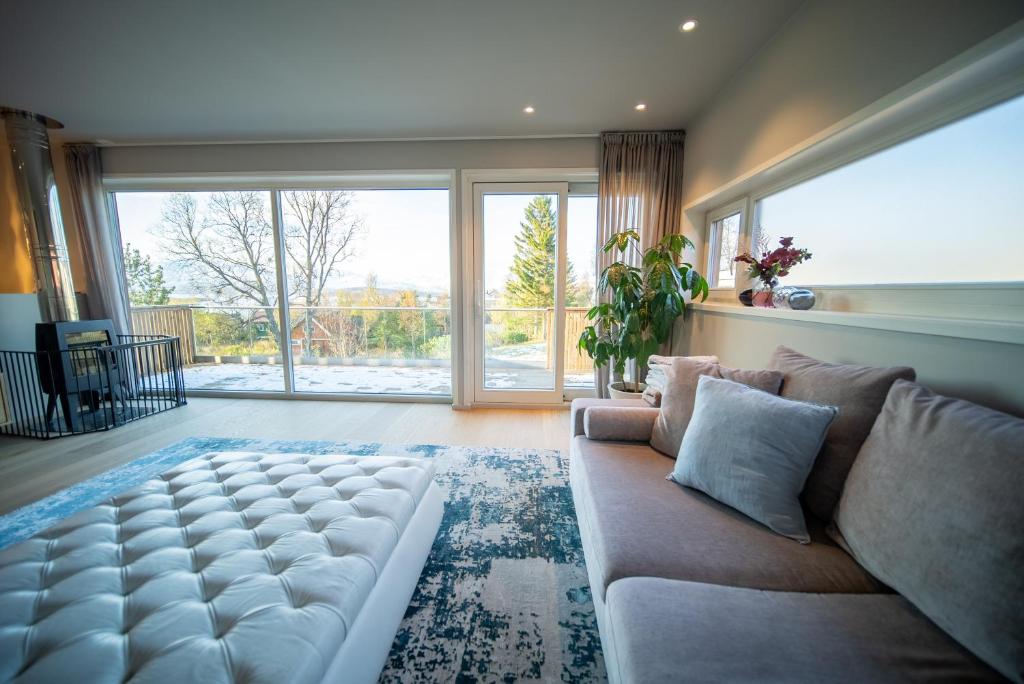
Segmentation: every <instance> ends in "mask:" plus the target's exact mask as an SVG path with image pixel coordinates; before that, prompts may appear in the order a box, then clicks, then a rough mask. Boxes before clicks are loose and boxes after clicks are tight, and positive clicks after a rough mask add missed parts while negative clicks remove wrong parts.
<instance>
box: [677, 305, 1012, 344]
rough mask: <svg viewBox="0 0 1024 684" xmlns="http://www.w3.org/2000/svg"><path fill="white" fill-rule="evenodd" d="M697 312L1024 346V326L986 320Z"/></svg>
mask: <svg viewBox="0 0 1024 684" xmlns="http://www.w3.org/2000/svg"><path fill="white" fill-rule="evenodd" d="M690 306H691V307H692V308H693V310H694V311H698V312H700V313H707V314H713V315H722V316H736V317H741V318H773V319H781V320H786V321H799V322H802V323H816V324H821V325H843V326H850V327H856V328H871V329H874V330H889V331H892V332H902V333H914V334H919V335H939V336H942V337H957V338H960V339H966V340H983V341H986V342H1003V343H1006V344H1019V345H1024V323H1018V322H1004V321H985V320H975V319H968V318H943V317H935V316H911V315H894V314H875V313H855V312H849V311H819V310H815V309H811V310H809V311H794V310H792V309H762V308H759V307H749V306H743V305H742V304H733V303H722V302H703V303H699V302H694V303H692V304H691V305H690Z"/></svg>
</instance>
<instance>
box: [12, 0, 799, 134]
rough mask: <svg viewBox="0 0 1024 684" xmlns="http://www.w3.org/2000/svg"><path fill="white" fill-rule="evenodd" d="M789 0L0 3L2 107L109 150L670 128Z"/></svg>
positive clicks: (748, 52) (760, 37)
mask: <svg viewBox="0 0 1024 684" xmlns="http://www.w3.org/2000/svg"><path fill="white" fill-rule="evenodd" d="M800 2H801V0H547V1H544V0H505V1H503V2H494V1H492V0H418V1H417V0H404V1H402V0H360V1H348V2H346V1H344V0H296V1H290V2H289V1H285V0H248V1H247V0H217V1H212V2H211V1H210V0H177V1H176V2H162V1H161V2H149V1H140V0H115V1H109V2H82V0H59V1H51V2H43V1H41V0H38V1H32V2H5V3H4V7H3V16H2V21H0V105H6V106H12V107H18V108H21V109H28V110H31V111H35V112H39V113H42V114H45V115H47V116H51V117H53V118H55V119H58V120H60V121H62V122H63V123H64V124H65V125H66V126H67V128H66V130H65V131H64V132H63V137H65V138H73V139H79V140H84V139H91V140H101V141H112V142H114V143H137V142H192V141H243V140H245V141H265V140H338V139H376V138H429V137H490V136H539V135H580V134H594V133H597V132H599V131H601V130H609V129H631V130H633V129H663V128H682V127H685V125H686V124H687V123H689V122H690V120H691V119H692V117H693V116H694V115H695V113H697V112H698V111H699V110H700V108H701V107H702V106H703V105H704V104H705V103H706V102H707V101H708V100H709V99H710V98H711V97H712V96H713V95H714V94H715V93H716V92H717V91H718V90H719V89H720V88H721V87H722V86H723V85H724V84H725V82H726V81H727V80H728V78H729V77H730V76H731V75H732V74H733V73H734V72H735V71H736V70H737V69H738V68H739V67H740V66H741V65H742V64H743V63H744V62H746V61H747V60H748V59H750V58H751V57H752V56H753V55H754V53H756V52H757V51H758V49H759V48H760V47H761V46H762V45H763V44H764V43H765V42H766V41H767V40H768V39H769V38H770V37H771V36H772V34H774V33H775V31H777V30H778V29H779V27H780V26H781V25H782V24H783V23H784V22H785V21H786V20H787V19H788V18H789V16H790V15H792V13H793V12H794V11H795V10H796V8H797V7H798V6H799V5H800ZM690 17H693V18H695V19H697V20H698V21H699V22H700V25H699V27H698V28H697V30H696V31H694V32H692V33H689V34H682V33H680V32H679V30H678V28H677V27H678V25H679V23H680V22H681V21H683V20H684V19H687V18H690ZM640 101H643V102H645V103H646V104H647V111H646V112H644V113H638V112H636V111H634V109H633V107H634V105H635V104H636V103H637V102H640ZM527 104H530V105H533V106H534V107H536V110H537V111H536V113H535V114H533V115H532V116H527V115H525V114H523V112H522V109H523V107H524V106H526V105H527Z"/></svg>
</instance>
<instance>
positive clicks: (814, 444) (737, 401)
mask: <svg viewBox="0 0 1024 684" xmlns="http://www.w3.org/2000/svg"><path fill="white" fill-rule="evenodd" d="M836 413H837V410H836V408H835V407H834V406H819V405H817V404H808V403H805V402H801V401H792V400H789V399H783V398H782V397H777V396H775V395H772V394H769V393H767V392H763V391H761V390H756V389H752V388H750V387H748V386H746V385H741V384H739V383H736V382H731V381H729V380H722V379H718V378H712V377H709V376H704V377H701V378H700V379H699V380H698V381H697V395H696V402H695V405H694V409H693V417H692V418H691V419H690V425H689V427H688V428H687V430H686V434H685V435H683V443H682V445H681V446H680V449H679V458H678V459H676V467H675V469H674V470H673V471H672V473H671V474H670V475H669V479H670V480H672V481H674V482H677V483H679V484H681V485H685V486H687V487H693V488H694V489H699V490H700V491H702V492H704V493H705V494H707V495H708V496H710V497H712V498H714V499H716V500H718V501H721V502H722V503H724V504H726V505H727V506H732V507H733V508H735V509H736V510H738V511H740V512H741V513H745V514H746V515H749V516H750V517H751V518H753V519H754V520H756V521H758V522H760V523H762V524H763V525H765V526H767V527H768V528H769V529H771V530H774V531H775V532H778V533H779V534H781V535H784V536H786V537H790V538H791V539H795V540H797V541H799V542H800V543H802V544H807V543H809V542H810V541H811V538H810V535H808V534H807V524H806V521H805V520H804V513H803V509H802V508H801V506H800V491H801V490H802V489H803V487H804V482H805V481H806V480H807V474H808V473H810V472H811V467H812V466H813V465H814V459H815V458H816V457H817V455H818V451H819V450H820V449H821V444H822V442H823V441H824V440H825V433H826V432H827V431H828V428H829V426H830V425H831V424H832V421H833V420H835V417H836Z"/></svg>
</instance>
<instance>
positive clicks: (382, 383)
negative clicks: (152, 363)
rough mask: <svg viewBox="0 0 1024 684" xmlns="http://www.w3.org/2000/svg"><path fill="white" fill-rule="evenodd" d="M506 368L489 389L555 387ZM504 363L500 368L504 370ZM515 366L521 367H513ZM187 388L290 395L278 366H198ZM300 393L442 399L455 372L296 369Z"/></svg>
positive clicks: (493, 366) (490, 370) (537, 372)
mask: <svg viewBox="0 0 1024 684" xmlns="http://www.w3.org/2000/svg"><path fill="white" fill-rule="evenodd" d="M517 361H519V363H515V364H508V363H507V362H506V363H502V360H499V359H492V358H488V360H487V363H486V364H485V368H487V377H486V385H487V387H489V388H494V389H515V388H530V387H539V386H541V387H542V386H545V385H546V386H550V385H551V373H550V371H547V370H545V369H544V368H543V360H541V363H540V364H539V367H537V366H534V365H532V364H528V363H522V361H523V359H522V358H520V359H517ZM499 364H500V365H499ZM510 366H515V367H510ZM183 372H184V375H185V388H186V389H205V390H244V391H248V392H282V391H284V369H283V368H282V367H281V366H280V365H276V364H255V363H223V364H198V365H194V366H186V367H185V369H184V371H183ZM592 384H593V375H592V374H591V373H590V372H589V371H588V372H585V373H572V374H570V373H566V375H565V385H566V386H567V387H580V386H583V387H585V386H592ZM295 390H296V391H298V392H338V393H353V394H428V395H429V394H438V395H450V394H451V393H452V377H451V368H448V367H444V366H319V365H317V366H314V365H309V366H307V365H297V366H295Z"/></svg>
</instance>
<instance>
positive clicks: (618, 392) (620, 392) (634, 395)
mask: <svg viewBox="0 0 1024 684" xmlns="http://www.w3.org/2000/svg"><path fill="white" fill-rule="evenodd" d="M623 384H624V383H621V382H609V383H608V396H609V397H610V398H612V399H639V398H640V395H641V394H643V391H644V390H645V389H647V383H646V382H641V383H640V390H639V391H638V392H634V391H633V389H632V388H634V387H636V383H632V382H631V383H629V384H628V385H626V386H625V387H623ZM627 388H628V389H627Z"/></svg>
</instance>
